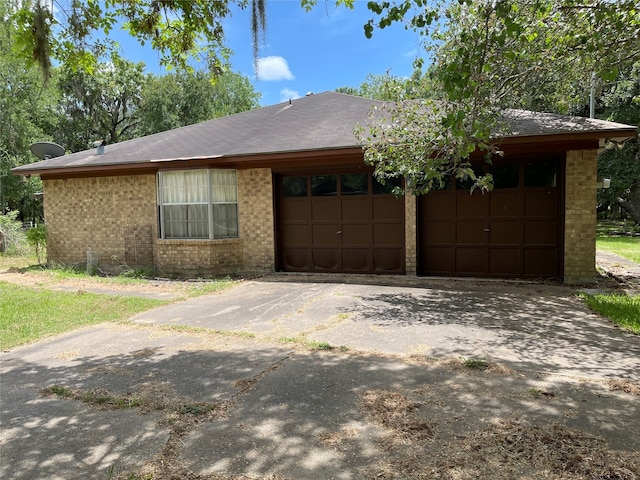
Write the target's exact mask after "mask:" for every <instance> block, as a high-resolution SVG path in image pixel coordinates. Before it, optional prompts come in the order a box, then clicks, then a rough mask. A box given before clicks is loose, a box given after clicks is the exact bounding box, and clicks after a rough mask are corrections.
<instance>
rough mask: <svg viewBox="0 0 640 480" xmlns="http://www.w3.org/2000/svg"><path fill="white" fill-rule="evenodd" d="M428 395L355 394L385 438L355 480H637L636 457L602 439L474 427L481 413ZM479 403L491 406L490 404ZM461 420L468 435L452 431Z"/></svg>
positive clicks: (516, 427) (517, 424)
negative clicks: (459, 410) (380, 453)
mask: <svg viewBox="0 0 640 480" xmlns="http://www.w3.org/2000/svg"><path fill="white" fill-rule="evenodd" d="M429 391H431V389H430V388H429V387H428V386H425V387H423V388H421V389H417V390H414V391H412V392H407V394H401V393H398V392H392V391H386V390H383V391H367V392H365V393H364V394H362V395H361V397H360V405H361V408H362V409H363V411H364V412H365V413H366V415H367V416H369V418H371V419H372V420H373V421H374V422H376V423H378V424H379V425H381V426H382V427H383V428H384V429H385V430H386V432H387V434H386V438H385V439H384V440H383V441H382V442H381V448H383V449H384V450H385V451H386V455H385V458H384V459H380V461H379V462H378V463H377V464H375V465H372V466H370V467H367V468H365V469H363V470H362V471H361V472H360V477H359V478H381V479H434V478H437V479H443V480H471V479H498V480H500V479H505V480H506V479H514V478H518V479H531V480H533V479H548V480H551V479H554V480H556V479H557V480H578V479H595V480H614V479H617V480H635V479H637V478H639V476H640V453H638V452H633V451H616V450H613V449H611V448H610V447H609V446H608V444H607V442H606V441H605V440H603V439H602V438H599V437H596V436H594V435H591V434H590V433H587V432H584V431H581V430H579V429H574V428H570V427H567V426H566V425H562V424H560V423H557V422H553V423H546V424H545V423H542V424H541V423H532V422H529V421H527V420H523V419H520V418H514V417H507V418H496V419H493V420H492V421H491V424H490V425H489V426H488V427H486V428H477V427H478V426H479V425H480V424H481V423H482V422H478V421H477V419H476V420H475V421H474V420H473V418H472V417H473V416H474V415H481V414H482V413H481V412H477V411H476V412H474V413H470V412H469V415H464V414H461V415H457V414H456V412H452V411H450V410H449V409H448V404H449V403H448V402H447V401H446V399H445V398H444V397H443V396H441V395H440V394H431V395H430V394H429V393H428V392H429ZM432 393H433V392H432ZM416 398H423V399H424V400H425V404H424V405H427V404H430V405H431V406H432V407H435V408H426V409H422V410H423V411H422V412H421V411H420V410H421V407H422V406H423V405H421V404H420V403H419V402H416V400H415V399H416ZM485 400H486V402H489V403H490V402H493V401H495V398H491V397H489V396H487V398H486V399H485ZM450 401H451V400H450ZM425 417H427V418H428V420H426V419H425ZM459 421H462V422H465V423H466V424H467V425H466V426H467V428H466V429H465V430H466V431H461V430H459V429H456V428H451V427H452V423H455V422H459ZM415 432H419V434H417V435H416V434H414V433H415Z"/></svg>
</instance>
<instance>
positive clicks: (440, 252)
mask: <svg viewBox="0 0 640 480" xmlns="http://www.w3.org/2000/svg"><path fill="white" fill-rule="evenodd" d="M420 263H421V265H420V266H421V270H422V271H423V272H425V273H429V274H431V275H452V274H453V273H455V270H456V256H455V247H453V246H446V247H431V248H429V249H426V250H425V251H423V252H422V254H421V256H420Z"/></svg>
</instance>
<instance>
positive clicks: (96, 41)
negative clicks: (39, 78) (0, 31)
mask: <svg viewBox="0 0 640 480" xmlns="http://www.w3.org/2000/svg"><path fill="white" fill-rule="evenodd" d="M249 4H251V11H252V26H251V27H252V32H253V42H254V52H255V57H256V58H257V51H258V44H259V41H260V40H261V38H262V37H263V36H264V31H265V29H266V0H221V1H209V0H190V1H184V0H163V1H162V2H157V1H153V0H129V1H126V2H122V1H120V0H105V1H98V0H73V1H70V2H69V3H66V2H65V3H63V4H60V3H58V4H57V6H58V7H59V8H56V9H55V10H54V11H53V13H52V12H51V11H50V10H49V9H48V8H47V6H46V4H45V2H44V1H43V0H26V1H24V2H21V3H18V4H17V5H15V6H14V8H13V9H12V10H11V11H10V14H11V17H10V18H9V21H11V22H12V23H14V24H15V25H16V35H15V49H16V51H17V52H18V54H19V55H20V56H21V57H22V58H23V59H24V61H25V62H28V63H31V64H37V65H39V66H40V68H41V70H42V73H43V74H44V76H45V78H48V77H49V75H50V73H51V65H52V60H53V59H55V60H56V61H57V62H58V63H59V64H60V65H63V66H66V67H68V68H71V69H72V70H74V71H78V70H83V71H85V72H87V73H91V72H92V71H93V70H94V68H95V67H96V65H97V64H98V62H99V61H100V59H101V57H103V56H104V55H105V54H108V53H110V52H116V51H117V50H118V48H119V46H118V45H117V43H115V42H113V41H111V40H110V39H109V37H110V33H111V32H112V31H113V29H114V28H115V27H116V26H118V25H123V27H124V29H126V30H127V32H128V33H129V35H131V36H132V37H133V38H135V39H137V40H138V42H139V43H140V44H141V45H145V44H147V43H149V44H151V46H152V47H153V48H154V50H156V51H157V52H158V53H159V55H160V63H161V64H162V65H165V66H167V67H169V68H177V69H179V70H181V71H189V70H191V68H192V62H193V61H194V60H195V61H197V62H205V63H206V66H207V68H208V70H209V71H211V72H212V73H214V74H215V75H219V74H221V73H222V72H223V71H224V70H225V69H226V67H227V64H228V58H229V56H230V51H229V50H228V49H227V48H226V47H225V46H224V42H223V40H224V29H223V22H224V20H225V19H226V18H227V17H229V16H230V15H231V9H230V7H231V6H232V5H236V6H237V7H238V8H241V9H244V8H246V7H247V6H248V5H249Z"/></svg>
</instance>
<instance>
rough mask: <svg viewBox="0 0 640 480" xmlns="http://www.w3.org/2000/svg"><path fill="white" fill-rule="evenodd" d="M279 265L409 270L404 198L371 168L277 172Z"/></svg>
mask: <svg viewBox="0 0 640 480" xmlns="http://www.w3.org/2000/svg"><path fill="white" fill-rule="evenodd" d="M275 182H276V194H277V217H278V218H277V225H278V230H277V245H278V248H277V250H278V268H279V269H280V270H282V271H289V272H347V273H397V274H401V273H404V271H405V258H404V257H405V249H404V200H403V198H402V197H401V198H396V197H395V196H394V195H393V194H392V193H391V191H392V189H393V187H394V185H393V184H391V183H387V184H385V185H381V184H380V183H378V182H377V181H376V180H375V179H374V178H373V177H372V175H371V173H363V172H354V173H349V172H347V173H328V174H321V175H280V176H278V177H276V180H275Z"/></svg>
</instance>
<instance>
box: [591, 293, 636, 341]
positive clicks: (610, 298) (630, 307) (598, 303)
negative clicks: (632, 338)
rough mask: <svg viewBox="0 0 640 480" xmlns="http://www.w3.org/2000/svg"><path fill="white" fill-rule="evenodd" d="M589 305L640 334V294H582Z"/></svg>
mask: <svg viewBox="0 0 640 480" xmlns="http://www.w3.org/2000/svg"><path fill="white" fill-rule="evenodd" d="M582 298H584V301H585V302H586V304H587V306H588V307H589V308H590V309H591V310H594V311H596V312H598V313H599V314H601V315H604V316H605V317H607V318H609V319H610V320H611V321H613V322H614V323H617V324H618V325H620V326H621V327H622V328H624V329H626V330H629V331H630V332H633V333H635V334H640V295H618V294H598V295H587V294H582Z"/></svg>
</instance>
